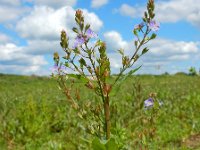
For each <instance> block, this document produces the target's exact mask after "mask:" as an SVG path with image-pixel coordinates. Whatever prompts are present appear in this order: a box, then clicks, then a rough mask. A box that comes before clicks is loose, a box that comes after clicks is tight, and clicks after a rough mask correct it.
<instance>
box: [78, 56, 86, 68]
mask: <svg viewBox="0 0 200 150" xmlns="http://www.w3.org/2000/svg"><path fill="white" fill-rule="evenodd" d="M79 63H80V64H81V65H83V66H86V62H85V60H84V59H83V58H81V59H80V60H79Z"/></svg>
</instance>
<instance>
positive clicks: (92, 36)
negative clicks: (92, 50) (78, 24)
mask: <svg viewBox="0 0 200 150" xmlns="http://www.w3.org/2000/svg"><path fill="white" fill-rule="evenodd" d="M86 36H87V38H97V34H96V33H95V32H94V31H92V30H91V29H90V28H89V29H87V31H86Z"/></svg>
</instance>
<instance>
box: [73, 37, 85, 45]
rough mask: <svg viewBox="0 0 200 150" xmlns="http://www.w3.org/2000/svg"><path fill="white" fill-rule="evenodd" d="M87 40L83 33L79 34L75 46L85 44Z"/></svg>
mask: <svg viewBox="0 0 200 150" xmlns="http://www.w3.org/2000/svg"><path fill="white" fill-rule="evenodd" d="M85 42H86V39H85V38H84V37H83V35H78V36H77V37H76V39H75V42H74V48H77V47H78V46H81V45H83V44H84V43H85Z"/></svg>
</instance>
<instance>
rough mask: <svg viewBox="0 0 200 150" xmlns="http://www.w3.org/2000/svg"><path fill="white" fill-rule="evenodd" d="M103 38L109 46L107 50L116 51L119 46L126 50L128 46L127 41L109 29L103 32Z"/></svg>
mask: <svg viewBox="0 0 200 150" xmlns="http://www.w3.org/2000/svg"><path fill="white" fill-rule="evenodd" d="M104 38H105V41H106V44H107V45H108V47H109V50H111V51H112V52H113V51H117V50H119V49H120V48H123V49H125V50H128V48H129V43H128V42H127V41H124V40H123V39H122V37H121V35H120V34H119V33H118V32H117V31H109V32H106V33H104Z"/></svg>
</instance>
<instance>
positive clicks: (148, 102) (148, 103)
mask: <svg viewBox="0 0 200 150" xmlns="http://www.w3.org/2000/svg"><path fill="white" fill-rule="evenodd" d="M153 105H154V101H153V99H152V98H148V99H147V100H145V101H144V107H145V108H151V107H153Z"/></svg>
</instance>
